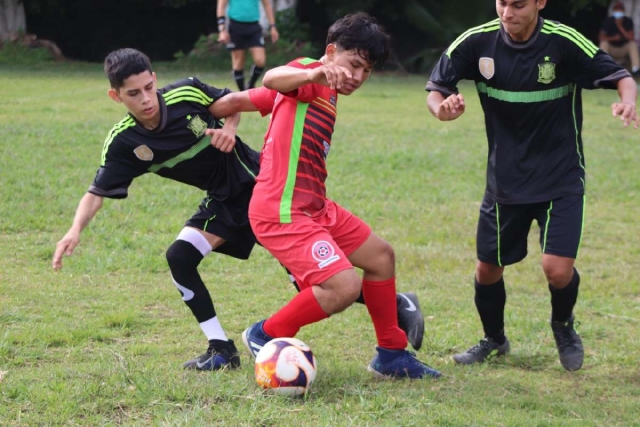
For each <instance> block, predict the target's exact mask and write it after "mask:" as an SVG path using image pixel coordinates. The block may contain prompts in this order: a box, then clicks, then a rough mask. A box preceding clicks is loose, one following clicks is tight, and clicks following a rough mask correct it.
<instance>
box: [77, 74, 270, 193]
mask: <svg viewBox="0 0 640 427" xmlns="http://www.w3.org/2000/svg"><path fill="white" fill-rule="evenodd" d="M229 92H230V91H229V89H216V88H214V87H211V86H209V85H206V84H204V83H202V82H201V81H200V80H198V79H197V78H193V77H191V78H188V79H184V80H180V81H178V82H176V83H174V84H171V85H169V86H166V87H164V88H162V89H159V90H158V92H157V96H158V101H159V108H160V123H159V125H158V126H157V127H156V128H155V129H153V130H147V129H145V128H144V127H143V126H142V125H140V124H139V123H138V122H137V121H136V119H135V118H134V117H133V116H132V115H131V114H127V116H126V117H125V118H124V119H123V120H121V121H120V122H119V123H117V124H116V125H115V126H114V127H113V129H111V131H110V132H109V134H108V136H107V139H106V140H105V142H104V148H103V150H102V163H101V165H100V169H98V172H97V173H96V177H95V179H94V181H93V184H92V185H91V187H89V192H90V193H93V194H96V195H98V196H103V197H109V198H116V199H118V198H125V197H127V194H128V193H127V189H128V187H129V185H130V184H131V181H132V180H133V179H134V178H137V177H139V176H141V175H143V174H145V173H148V172H152V173H155V174H157V175H160V176H162V177H165V178H169V179H172V180H175V181H178V182H182V183H184V184H188V185H192V186H194V187H197V188H199V189H201V190H205V191H206V192H207V193H208V195H209V196H210V197H212V198H215V199H216V200H225V199H226V198H228V197H233V196H234V195H237V194H238V193H240V192H241V191H243V189H245V188H246V187H247V186H251V187H252V186H253V185H254V184H255V176H256V175H257V174H258V165H259V163H258V162H259V153H257V152H256V151H254V150H252V149H251V148H250V147H249V146H247V145H246V144H244V143H243V142H242V141H241V140H240V139H239V138H238V137H236V145H235V148H234V149H233V151H232V152H230V153H223V152H221V151H220V150H218V149H217V148H214V147H213V146H212V145H211V144H210V140H211V137H209V136H206V135H204V132H205V130H206V129H207V128H220V127H222V124H221V123H220V121H218V120H216V119H215V118H214V117H213V116H212V115H211V113H210V112H209V110H208V107H209V106H210V105H211V104H213V103H214V102H215V101H216V100H217V99H220V98H221V97H223V96H225V95H226V94H228V93H229Z"/></svg>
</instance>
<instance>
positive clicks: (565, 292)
mask: <svg viewBox="0 0 640 427" xmlns="http://www.w3.org/2000/svg"><path fill="white" fill-rule="evenodd" d="M579 287H580V275H579V274H578V270H576V269H575V268H574V269H573V277H572V278H571V281H570V282H569V284H568V285H567V286H565V287H564V288H562V289H557V288H554V287H553V286H552V285H551V283H549V291H550V292H551V320H553V321H554V322H565V321H567V320H569V318H570V317H571V313H573V307H574V306H575V305H576V301H577V300H578V288H579Z"/></svg>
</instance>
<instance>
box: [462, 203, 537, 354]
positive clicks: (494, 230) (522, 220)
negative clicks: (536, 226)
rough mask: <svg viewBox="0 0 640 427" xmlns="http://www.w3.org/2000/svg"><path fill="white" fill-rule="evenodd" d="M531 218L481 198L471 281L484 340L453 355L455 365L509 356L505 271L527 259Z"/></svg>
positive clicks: (524, 212)
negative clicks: (476, 259)
mask: <svg viewBox="0 0 640 427" xmlns="http://www.w3.org/2000/svg"><path fill="white" fill-rule="evenodd" d="M531 222H532V217H531V215H530V214H527V207H526V205H525V206H517V205H516V206H513V205H500V204H498V203H495V202H493V201H492V200H490V199H488V198H486V197H485V198H484V200H483V201H482V205H481V207H480V216H479V219H478V229H477V236H476V248H477V255H478V263H477V264H476V271H475V277H474V291H475V294H474V302H475V306H476V309H477V311H478V315H479V317H480V321H481V323H482V329H483V331H484V337H483V338H482V339H481V340H480V341H479V342H478V344H476V345H475V346H472V347H471V348H469V349H468V350H466V351H464V352H462V353H458V354H455V355H454V356H453V360H454V361H455V362H456V363H458V364H465V365H467V364H472V363H480V362H484V361H486V360H489V359H491V358H493V357H496V356H502V355H505V354H506V353H508V352H509V350H510V344H509V340H508V339H507V337H506V335H505V333H504V307H505V305H506V301H507V294H506V290H505V285H504V279H503V272H504V267H505V266H506V265H509V264H514V263H516V262H518V261H520V260H522V259H523V258H524V257H525V256H526V255H527V236H528V233H529V229H530V228H531Z"/></svg>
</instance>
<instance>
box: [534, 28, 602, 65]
mask: <svg viewBox="0 0 640 427" xmlns="http://www.w3.org/2000/svg"><path fill="white" fill-rule="evenodd" d="M540 31H541V32H542V33H544V34H557V35H559V36H562V37H564V38H567V39H569V40H571V41H572V42H573V43H575V44H576V46H578V47H579V48H580V49H582V50H583V51H584V53H585V54H586V55H587V56H588V57H589V58H593V57H594V56H595V55H596V52H598V48H597V47H596V45H594V44H593V43H592V42H591V41H590V40H588V39H587V38H586V37H585V36H583V35H582V34H580V33H579V32H578V31H576V30H574V29H573V28H571V27H567V26H566V25H563V24H558V25H556V24H552V23H550V22H547V21H545V23H544V25H543V26H542V29H541V30H540Z"/></svg>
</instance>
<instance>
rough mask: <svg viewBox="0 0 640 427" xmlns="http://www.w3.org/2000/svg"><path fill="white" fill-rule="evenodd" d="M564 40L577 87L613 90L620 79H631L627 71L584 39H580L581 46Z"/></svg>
mask: <svg viewBox="0 0 640 427" xmlns="http://www.w3.org/2000/svg"><path fill="white" fill-rule="evenodd" d="M563 39H564V38H563ZM564 40H565V41H564V43H566V44H567V49H568V57H569V61H568V62H569V63H570V64H573V67H574V76H575V77H574V79H573V80H574V81H575V83H577V84H578V85H579V86H581V87H583V88H585V89H596V88H603V89H615V88H616V86H617V82H618V81H619V80H620V79H623V78H625V77H631V74H629V72H628V71H627V70H625V69H624V68H623V67H622V66H621V65H620V64H618V63H617V62H615V61H614V60H613V58H611V57H610V56H609V55H607V54H606V53H604V52H603V51H602V50H601V49H598V48H597V47H596V46H595V45H594V44H593V43H591V42H590V41H588V40H587V39H586V38H584V39H580V41H583V43H581V44H577V43H575V42H573V41H570V40H568V39H564Z"/></svg>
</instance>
